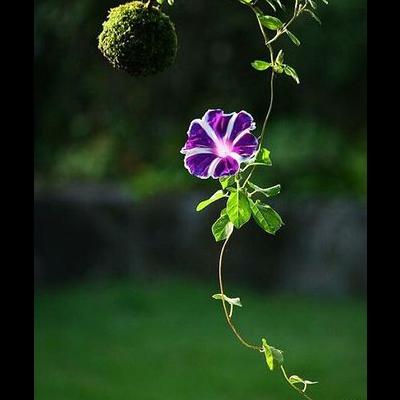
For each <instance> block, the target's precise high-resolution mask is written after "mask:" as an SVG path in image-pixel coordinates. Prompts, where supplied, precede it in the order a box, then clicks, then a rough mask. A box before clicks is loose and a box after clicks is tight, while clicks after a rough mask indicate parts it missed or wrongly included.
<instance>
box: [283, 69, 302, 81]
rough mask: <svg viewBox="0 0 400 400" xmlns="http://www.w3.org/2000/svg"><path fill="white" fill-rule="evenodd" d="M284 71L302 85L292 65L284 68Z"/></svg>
mask: <svg viewBox="0 0 400 400" xmlns="http://www.w3.org/2000/svg"><path fill="white" fill-rule="evenodd" d="M283 71H284V72H285V74H286V75H288V76H290V77H292V78H293V79H294V80H295V81H296V83H297V84H299V83H300V79H299V77H298V76H297V73H296V71H295V70H294V68H292V67H291V66H290V65H285V67H284V68H283Z"/></svg>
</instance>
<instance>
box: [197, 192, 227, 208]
mask: <svg viewBox="0 0 400 400" xmlns="http://www.w3.org/2000/svg"><path fill="white" fill-rule="evenodd" d="M223 197H226V194H225V193H224V192H223V191H222V190H218V191H217V192H215V193H214V194H213V195H212V196H211V197H210V198H209V199H207V200H203V201H201V202H200V203H199V204H198V205H197V207H196V211H201V210H204V209H205V208H206V207H207V206H209V205H210V204H211V203H214V201H217V200H219V199H222V198H223Z"/></svg>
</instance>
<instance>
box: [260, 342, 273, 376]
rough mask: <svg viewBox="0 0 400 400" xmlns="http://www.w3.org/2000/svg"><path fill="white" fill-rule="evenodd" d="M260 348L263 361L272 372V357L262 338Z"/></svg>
mask: <svg viewBox="0 0 400 400" xmlns="http://www.w3.org/2000/svg"><path fill="white" fill-rule="evenodd" d="M262 348H263V350H264V355H265V361H266V362H267V365H268V368H269V369H270V370H271V371H272V370H273V369H274V357H273V355H272V351H271V348H270V347H269V345H268V343H267V341H266V340H265V339H264V338H262Z"/></svg>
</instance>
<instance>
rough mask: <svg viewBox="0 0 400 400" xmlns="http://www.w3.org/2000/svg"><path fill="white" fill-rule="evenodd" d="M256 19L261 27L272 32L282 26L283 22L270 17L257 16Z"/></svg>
mask: <svg viewBox="0 0 400 400" xmlns="http://www.w3.org/2000/svg"><path fill="white" fill-rule="evenodd" d="M258 19H259V20H260V22H261V24H262V25H263V26H265V27H266V28H268V29H271V30H273V31H276V30H278V29H279V28H281V27H282V26H283V22H282V21H281V20H280V19H279V18H276V17H272V16H271V15H259V16H258Z"/></svg>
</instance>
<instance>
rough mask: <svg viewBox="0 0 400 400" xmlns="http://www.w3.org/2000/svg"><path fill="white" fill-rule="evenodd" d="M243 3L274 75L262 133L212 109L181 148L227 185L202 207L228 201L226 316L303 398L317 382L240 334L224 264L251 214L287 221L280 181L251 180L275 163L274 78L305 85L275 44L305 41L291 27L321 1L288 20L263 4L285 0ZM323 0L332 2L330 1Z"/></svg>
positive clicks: (222, 237)
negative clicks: (271, 140)
mask: <svg viewBox="0 0 400 400" xmlns="http://www.w3.org/2000/svg"><path fill="white" fill-rule="evenodd" d="M238 1H239V2H240V3H242V4H243V5H245V6H246V7H247V8H248V9H249V10H250V11H251V12H252V13H253V14H254V15H255V17H256V20H257V24H258V26H259V28H260V31H261V34H262V38H263V41H264V44H265V46H266V54H267V58H266V59H265V60H255V61H253V62H252V63H251V65H252V67H253V68H254V69H255V70H257V71H261V72H266V73H268V74H269V91H270V93H269V101H268V106H267V112H266V116H265V119H264V122H263V125H262V128H261V132H260V134H259V135H258V136H256V135H254V133H253V132H254V131H255V129H256V125H255V122H254V120H253V117H252V116H251V115H250V114H249V113H248V112H246V111H240V112H233V113H225V112H224V111H223V110H221V109H211V110H208V111H207V112H206V113H205V114H204V115H203V117H202V118H198V119H195V120H193V121H192V123H191V124H190V127H189V130H188V133H187V134H188V138H187V141H186V143H185V145H184V147H183V148H182V150H181V152H182V153H183V154H184V155H185V158H184V165H185V167H186V169H187V170H188V171H189V173H190V174H192V175H194V176H196V177H198V178H201V179H207V178H213V179H218V180H219V182H220V185H221V189H219V190H218V191H216V192H215V193H214V194H213V195H212V196H211V197H210V198H209V199H207V200H204V201H202V202H200V203H199V204H198V205H197V208H196V210H197V211H201V210H203V209H204V208H206V207H207V206H209V205H210V204H212V203H214V202H216V201H219V200H222V199H224V201H226V205H225V207H224V208H223V209H222V210H221V213H220V216H219V218H218V219H217V220H216V221H215V223H214V224H213V225H212V233H213V235H214V238H215V240H216V241H217V242H219V241H223V245H222V248H221V252H220V256H219V263H218V281H219V293H217V294H214V295H213V296H212V297H213V298H214V299H216V300H220V301H221V302H222V309H223V312H224V315H225V319H226V321H227V323H228V325H229V327H230V329H231V330H232V332H233V333H234V335H235V336H236V338H237V339H238V340H239V342H240V343H241V344H242V345H243V346H245V347H246V348H248V349H251V350H255V351H257V352H259V353H262V354H263V356H264V357H265V362H266V364H267V366H268V368H269V369H270V370H271V371H272V370H274V369H280V370H281V372H282V374H283V377H284V378H285V380H286V381H287V382H288V384H289V385H290V386H291V387H292V388H293V389H294V390H296V391H297V392H298V393H300V394H301V395H302V396H304V397H305V398H307V399H310V397H309V396H308V395H307V394H306V389H307V387H308V386H309V385H313V384H316V383H317V382H314V381H310V380H307V379H304V378H301V377H300V376H298V375H290V376H288V375H287V373H286V370H285V368H284V357H283V351H282V350H279V349H277V348H275V347H273V346H271V345H270V344H269V343H268V341H267V340H266V339H265V338H262V339H261V341H260V343H258V344H257V343H256V344H254V343H250V342H248V341H247V340H246V339H245V338H244V337H243V336H242V334H241V333H239V330H238V329H237V327H236V326H235V324H234V320H233V312H234V309H235V307H242V303H241V300H240V298H239V297H235V298H234V297H228V296H227V294H226V292H225V289H224V283H223V274H222V269H223V268H222V267H223V257H224V252H225V249H226V247H227V245H228V242H229V239H230V237H231V236H232V234H233V232H234V231H235V229H240V228H241V227H242V226H243V225H245V224H246V223H247V222H249V221H250V219H251V218H253V219H254V221H255V222H256V223H257V224H258V225H259V226H260V227H261V229H263V230H264V231H265V232H267V233H269V234H272V235H274V234H275V233H276V232H277V231H278V230H279V229H280V228H281V227H282V225H283V221H282V219H281V217H280V215H279V214H278V213H277V212H276V211H275V210H274V209H273V208H272V207H271V206H270V205H269V204H267V203H266V202H267V201H268V199H269V198H271V197H273V196H276V195H278V194H279V193H280V190H281V187H280V185H279V184H278V185H275V186H272V187H268V188H261V187H259V186H257V185H256V184H255V183H254V182H252V180H251V179H252V176H253V173H254V171H255V169H256V168H257V167H269V166H271V165H272V162H271V158H270V151H269V150H268V149H267V148H265V147H263V141H264V138H265V134H266V131H267V125H268V121H269V118H270V115H271V111H272V106H273V102H274V79H275V78H276V76H279V75H282V74H283V75H286V76H288V77H290V78H292V79H293V80H294V81H295V82H296V83H297V84H299V83H300V79H299V77H298V75H297V72H296V70H295V69H294V68H293V67H292V66H290V65H289V64H287V63H286V62H285V59H284V53H283V51H282V50H281V49H280V50H278V51H276V49H275V48H274V46H273V45H275V44H276V43H277V41H278V39H279V38H280V37H281V36H283V35H287V36H288V37H289V38H290V40H291V41H292V42H293V43H294V44H295V45H296V46H299V45H300V40H299V39H298V38H297V36H296V35H295V34H294V33H293V32H292V31H291V30H289V27H290V28H291V29H292V24H293V23H294V22H295V21H296V20H297V18H298V17H300V16H301V15H303V14H309V15H310V16H311V17H312V18H314V19H315V20H316V21H318V22H319V23H321V22H320V20H319V18H318V16H317V15H316V14H315V9H316V8H317V4H316V2H315V1H313V0H294V1H291V3H292V6H293V10H292V11H291V12H290V17H289V18H288V20H287V21H286V22H283V21H282V20H281V19H279V18H277V17H275V16H272V15H267V14H266V13H265V12H264V11H263V9H262V8H261V7H262V6H263V5H264V6H268V7H269V8H270V11H271V10H272V11H274V12H276V11H277V9H278V8H281V9H282V10H283V9H285V11H286V12H287V13H288V12H289V11H288V10H287V8H288V7H285V6H284V4H282V2H281V1H280V0H263V1H261V0H238ZM321 1H323V2H324V3H325V4H327V1H326V0H321Z"/></svg>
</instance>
